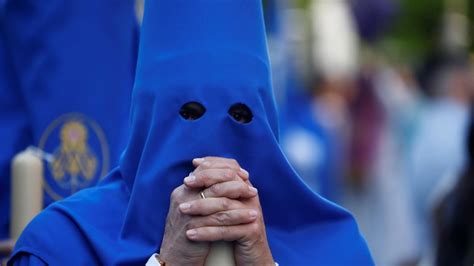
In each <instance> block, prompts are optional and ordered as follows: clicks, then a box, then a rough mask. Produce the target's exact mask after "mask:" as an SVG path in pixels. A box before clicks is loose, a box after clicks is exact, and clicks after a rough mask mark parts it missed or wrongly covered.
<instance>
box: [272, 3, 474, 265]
mask: <svg viewBox="0 0 474 266" xmlns="http://www.w3.org/2000/svg"><path fill="white" fill-rule="evenodd" d="M267 2H268V5H267V14H266V15H267V16H266V17H267V25H268V26H267V30H268V31H269V33H270V34H269V36H270V37H269V41H270V53H271V58H272V63H273V67H274V73H273V80H274V84H275V89H276V90H277V92H276V94H277V97H278V99H277V100H278V101H279V104H280V110H281V115H282V116H281V117H282V119H281V126H282V129H281V143H282V147H283V149H284V150H285V153H286V154H287V157H288V159H289V160H290V161H291V163H292V164H293V166H294V168H295V170H296V171H297V172H298V173H299V174H300V175H301V176H302V178H303V179H304V180H305V182H306V183H307V184H308V186H310V187H311V188H312V189H314V190H315V191H317V192H318V193H320V194H321V195H322V196H323V197H326V198H328V199H330V200H332V201H335V202H337V203H339V204H341V205H342V206H344V207H345V208H347V209H349V210H350V211H351V212H353V214H354V215H355V216H356V218H357V220H358V223H359V226H360V227H361V230H362V232H363V234H364V236H365V237H366V239H367V241H368V244H369V247H370V249H371V251H372V253H373V256H374V259H375V261H376V264H378V265H434V264H438V265H472V263H473V262H474V257H473V255H474V242H473V240H474V230H473V229H472V228H474V224H473V219H472V216H473V215H472V214H471V213H472V210H473V209H474V208H473V207H474V206H473V202H474V194H473V192H474V191H473V190H472V183H473V180H472V179H473V178H474V176H472V174H470V173H472V170H470V169H471V168H470V167H471V166H470V157H469V153H468V151H469V149H468V148H469V145H468V143H470V142H468V132H469V126H470V121H471V114H470V113H471V111H470V110H471V102H472V95H473V92H474V88H473V86H474V80H473V79H474V72H473V67H472V62H473V61H472V58H470V54H469V53H470V52H469V51H470V47H471V43H472V42H471V40H470V38H469V37H470V36H469V35H470V34H469V33H470V32H471V31H472V27H473V20H472V19H473V17H472V15H473V12H472V10H473V6H474V5H473V3H472V2H470V1H455V0H447V1H403V0H401V1H397V0H347V1H346V0H314V1H291V2H289V1H273V2H270V1H267ZM471 51H472V50H471ZM469 141H473V140H469ZM471 145H472V144H471ZM458 205H459V206H458Z"/></svg>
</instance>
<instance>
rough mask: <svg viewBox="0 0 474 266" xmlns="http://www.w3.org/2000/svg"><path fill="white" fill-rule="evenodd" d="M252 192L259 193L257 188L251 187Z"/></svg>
mask: <svg viewBox="0 0 474 266" xmlns="http://www.w3.org/2000/svg"><path fill="white" fill-rule="evenodd" d="M249 189H250V191H252V192H253V193H258V189H257V188H256V187H252V186H249Z"/></svg>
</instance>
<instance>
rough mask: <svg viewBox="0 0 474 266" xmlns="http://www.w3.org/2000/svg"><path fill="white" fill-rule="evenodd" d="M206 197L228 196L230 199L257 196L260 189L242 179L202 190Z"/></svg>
mask: <svg viewBox="0 0 474 266" xmlns="http://www.w3.org/2000/svg"><path fill="white" fill-rule="evenodd" d="M202 193H203V194H204V196H205V197H206V198H220V197H226V198H230V199H238V198H251V197H255V196H256V195H257V193H258V190H257V189H256V188H254V187H252V186H250V185H248V184H247V183H245V182H243V181H242V180H238V181H228V182H222V183H217V184H214V185H212V186H210V187H208V188H206V189H204V190H203V191H202Z"/></svg>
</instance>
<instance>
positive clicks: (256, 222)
mask: <svg viewBox="0 0 474 266" xmlns="http://www.w3.org/2000/svg"><path fill="white" fill-rule="evenodd" d="M193 165H194V166H195V167H196V168H195V170H194V171H193V172H192V173H190V174H189V176H187V177H186V178H185V179H184V181H183V184H182V185H181V186H179V187H177V188H176V189H174V190H173V192H172V194H171V202H170V208H169V211H168V217H167V221H166V226H165V233H164V237H163V242H162V244H161V250H160V257H161V259H162V260H163V261H165V262H166V263H167V264H168V265H203V264H204V262H205V260H206V257H207V255H208V253H209V247H210V243H211V242H213V241H233V243H234V258H235V261H236V264H237V265H274V262H273V258H272V255H271V251H270V248H269V245H268V242H267V237H266V233H265V224H264V221H263V216H262V210H261V207H260V201H259V198H258V191H257V189H256V188H254V187H253V186H252V184H251V183H250V180H249V173H248V172H247V171H245V170H244V169H242V168H241V167H240V165H239V164H238V162H237V161H235V160H233V159H226V158H220V157H206V158H199V159H194V160H193ZM201 193H202V194H203V195H204V196H205V198H202V197H201Z"/></svg>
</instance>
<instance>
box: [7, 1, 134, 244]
mask: <svg viewBox="0 0 474 266" xmlns="http://www.w3.org/2000/svg"><path fill="white" fill-rule="evenodd" d="M137 32H138V31H137V22H136V17H135V14H134V1H133V0H127V1H119V2H117V1H56V0H55V1H48V2H47V3H46V2H42V1H36V0H6V1H0V124H1V126H0V239H5V238H8V237H9V234H8V230H9V221H10V213H11V211H14V210H10V197H11V195H10V178H11V177H10V175H11V172H10V163H11V160H12V158H13V156H15V154H17V153H19V152H20V151H22V150H24V149H25V148H27V147H28V146H30V145H34V146H37V147H38V148H39V149H41V150H42V153H43V154H47V155H48V156H46V157H45V158H42V159H47V160H43V163H44V173H38V175H43V176H44V177H45V182H44V188H45V192H44V205H45V206H47V205H48V204H50V203H51V202H53V201H55V200H58V199H62V198H64V197H67V196H69V195H71V194H73V193H75V192H76V191H78V190H81V189H83V188H86V187H91V186H94V185H95V184H97V182H98V181H99V180H100V178H101V177H102V176H103V175H104V173H106V172H107V171H108V170H109V169H110V166H111V165H113V164H114V163H115V162H117V160H118V158H119V156H120V153H121V151H122V149H123V147H124V145H125V143H126V139H127V137H128V118H127V114H128V111H129V106H130V96H131V87H132V84H133V76H134V69H135V60H136V49H137Z"/></svg>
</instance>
